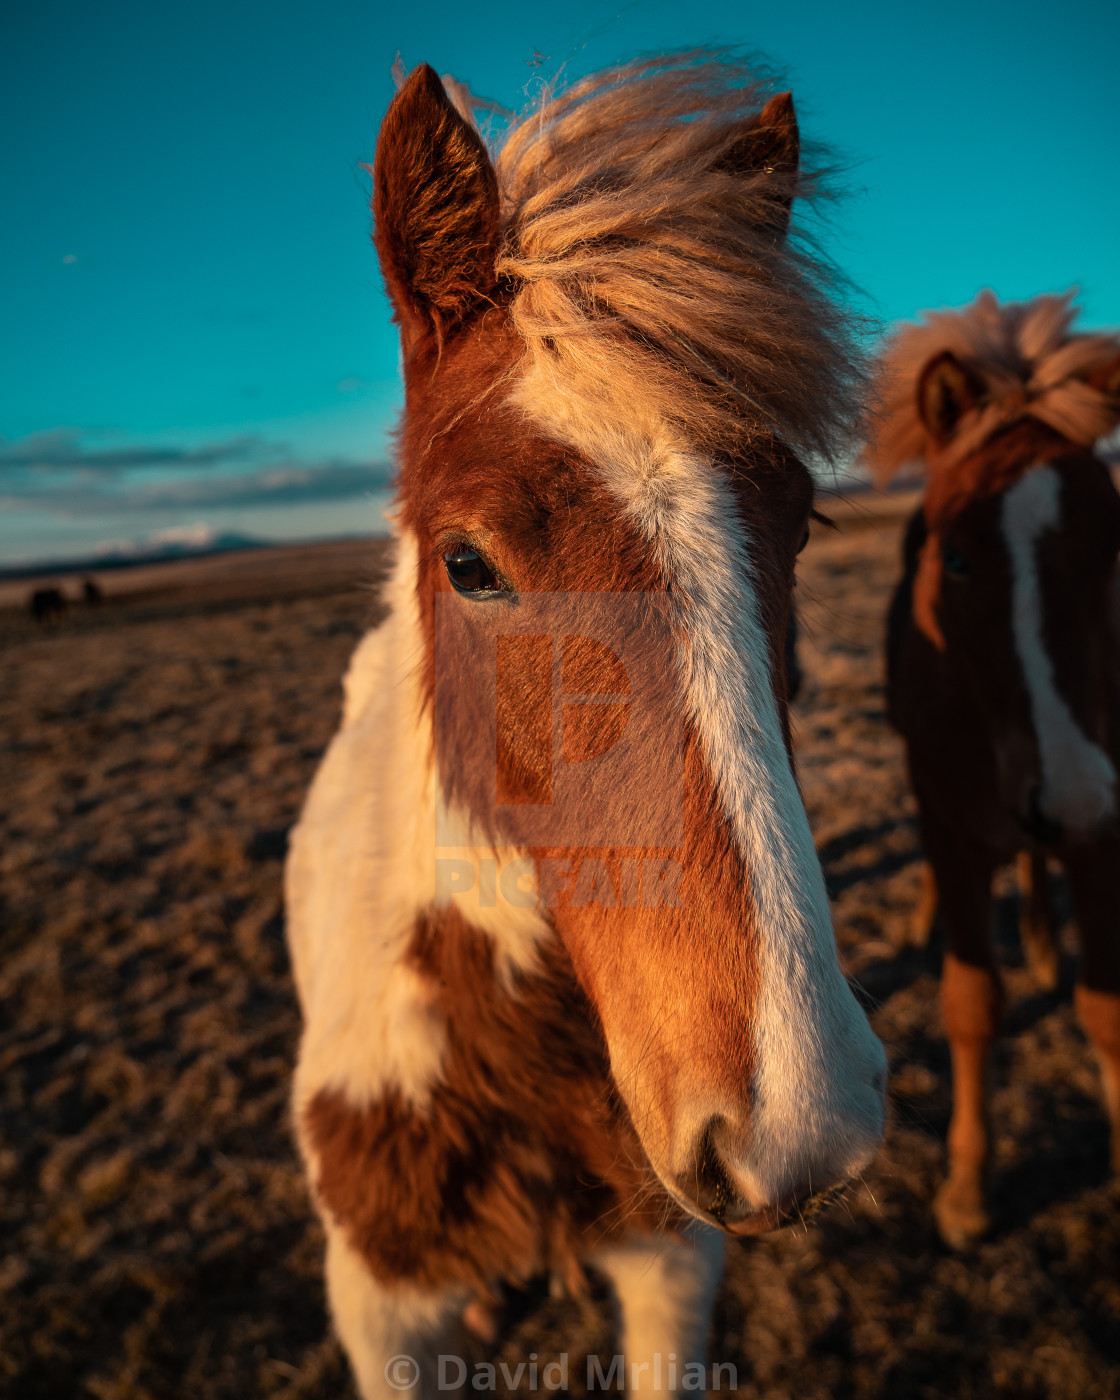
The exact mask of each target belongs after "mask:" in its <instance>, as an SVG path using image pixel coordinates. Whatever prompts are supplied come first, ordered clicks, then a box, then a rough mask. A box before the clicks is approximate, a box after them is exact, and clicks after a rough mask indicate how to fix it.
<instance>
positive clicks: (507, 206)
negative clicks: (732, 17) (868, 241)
mask: <svg viewBox="0 0 1120 1400" xmlns="http://www.w3.org/2000/svg"><path fill="white" fill-rule="evenodd" d="M770 91H772V85H771V84H770V83H769V82H768V81H767V80H766V79H765V78H760V76H759V74H758V73H756V72H754V71H752V70H751V69H750V68H749V67H748V66H746V65H744V64H742V63H738V62H735V61H732V60H730V59H727V58H725V57H717V56H714V55H712V54H709V53H704V52H697V53H692V54H684V55H678V56H675V57H669V58H665V59H660V60H656V61H650V62H644V63H643V62H639V63H633V64H629V65H625V66H623V67H620V68H617V69H613V70H609V71H607V72H605V73H601V74H597V75H595V76H593V77H590V78H587V79H585V80H583V81H582V82H580V83H577V84H575V85H574V86H572V87H571V88H570V89H568V90H567V91H564V92H561V93H559V94H556V95H553V94H546V96H545V97H544V99H543V100H542V101H541V102H540V103H539V105H538V106H537V108H536V109H535V110H533V111H531V112H530V113H529V114H528V116H527V117H526V118H525V120H524V121H523V122H521V123H520V124H519V125H517V126H515V127H514V129H513V130H512V131H510V132H509V134H508V135H507V136H506V138H505V140H504V142H503V143H502V146H501V149H500V151H499V153H498V156H497V161H496V169H497V175H498V183H499V191H500V198H501V208H502V227H503V242H502V246H501V251H500V254H499V259H498V273H499V276H500V278H501V280H502V284H503V287H504V289H505V294H506V295H508V297H509V307H510V316H511V319H512V322H513V325H514V327H515V328H516V330H517V332H518V335H519V337H520V338H521V340H522V342H523V344H524V347H525V355H526V358H527V360H528V361H529V363H530V365H532V366H533V367H535V368H536V369H537V371H538V372H539V373H541V374H543V375H544V376H546V377H548V378H550V379H552V380H554V381H555V382H556V383H557V384H558V385H559V386H561V387H562V389H563V391H564V392H565V393H567V394H569V395H570V396H572V397H573V398H574V399H577V400H579V401H581V402H583V403H585V404H588V405H591V406H592V411H598V412H599V413H600V414H603V413H605V414H606V415H607V416H615V417H620V418H621V419H622V420H623V421H629V420H630V419H631V417H632V415H634V414H635V413H637V414H638V415H639V417H644V418H651V419H652V418H654V417H656V418H657V419H659V420H661V421H665V420H668V421H670V422H672V423H674V424H675V425H676V426H677V427H678V428H679V429H680V430H681V431H682V432H683V434H684V436H685V437H687V438H688V440H689V441H691V442H692V443H694V444H696V445H697V446H699V447H700V448H701V449H702V450H704V451H705V452H707V453H708V454H709V455H724V456H731V457H735V456H739V455H741V453H742V449H743V447H744V446H745V445H748V444H749V443H751V442H753V441H754V440H755V439H756V438H757V437H758V436H760V435H761V436H768V435H771V434H777V435H778V436H780V437H782V438H783V440H785V441H786V442H788V443H790V444H791V445H792V446H793V447H794V448H795V449H802V450H806V451H811V452H813V453H816V454H819V455H821V456H824V457H831V456H832V455H833V454H835V453H836V452H837V451H839V450H841V449H842V448H843V446H844V445H845V443H846V442H847V440H848V438H849V437H850V435H851V432H852V431H853V429H854V427H855V411H856V408H857V403H858V397H859V395H858V389H859V387H860V382H861V374H862V358H861V355H860V352H859V351H858V349H857V347H856V342H855V338H854V336H853V334H852V318H851V317H850V316H849V314H848V313H847V312H846V311H845V310H843V309H842V308H841V306H840V304H839V302H838V299H836V298H835V297H834V294H833V293H834V289H835V286H836V284H837V282H838V281H839V274H838V273H837V272H836V270H835V269H834V268H833V267H832V266H831V265H830V264H829V263H828V262H827V261H826V260H825V259H824V258H823V257H822V256H821V255H820V254H819V253H817V252H814V250H813V249H812V247H811V246H810V244H809V242H808V241H807V240H806V239H804V238H802V237H801V236H799V235H798V233H797V232H796V229H795V231H794V233H793V234H792V235H791V236H788V237H785V236H782V234H781V233H780V232H778V231H777V230H776V229H775V224H774V212H773V211H774V198H775V193H776V188H775V182H776V181H777V184H778V193H780V194H782V195H783V196H784V197H785V198H786V199H787V200H789V199H792V198H793V196H794V195H797V196H798V197H799V198H801V199H803V200H804V199H811V198H813V197H814V196H815V195H816V194H817V193H819V192H820V190H821V187H822V179H821V176H820V175H819V174H818V172H817V171H815V170H814V169H812V168H811V167H807V166H806V164H805V163H804V161H802V164H801V166H800V168H799V169H798V170H797V171H790V172H788V174H782V173H781V172H778V173H777V174H776V173H775V170H774V168H773V166H772V165H771V164H769V163H763V164H762V165H760V166H758V167H757V168H755V169H750V168H746V169H745V168H744V165H743V161H742V159H741V157H740V156H739V155H738V154H737V152H738V151H739V148H740V147H741V145H742V142H743V139H744V130H745V128H746V127H747V125H748V124H749V123H750V121H751V120H752V118H755V117H757V115H758V113H759V111H760V109H761V108H762V106H763V104H764V103H765V101H766V98H767V97H768V96H769V94H770Z"/></svg>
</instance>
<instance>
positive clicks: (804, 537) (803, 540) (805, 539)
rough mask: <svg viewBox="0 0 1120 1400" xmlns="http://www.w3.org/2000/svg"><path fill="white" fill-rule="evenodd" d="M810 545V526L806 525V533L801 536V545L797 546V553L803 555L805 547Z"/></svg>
mask: <svg viewBox="0 0 1120 1400" xmlns="http://www.w3.org/2000/svg"><path fill="white" fill-rule="evenodd" d="M808 543H809V527H808V525H806V526H805V533H804V534H803V535H802V536H801V543H800V544H799V545H798V546H797V552H798V554H800V553H801V551H802V550H803V549H804V548H805V546H806V545H807V544H808Z"/></svg>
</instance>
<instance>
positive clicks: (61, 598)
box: [27, 588, 67, 626]
mask: <svg viewBox="0 0 1120 1400" xmlns="http://www.w3.org/2000/svg"><path fill="white" fill-rule="evenodd" d="M66 610H67V604H66V594H65V593H63V591H62V589H61V588H36V589H35V591H34V592H33V593H32V594H31V597H30V598H29V599H28V600H27V611H28V612H29V613H30V614H31V618H32V620H33V621H34V622H39V623H42V624H43V625H44V626H46V625H48V624H50V623H54V622H61V621H62V619H63V618H64V617H65V616H66Z"/></svg>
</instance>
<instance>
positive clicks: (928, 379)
mask: <svg viewBox="0 0 1120 1400" xmlns="http://www.w3.org/2000/svg"><path fill="white" fill-rule="evenodd" d="M983 398H984V382H983V380H982V379H980V377H979V376H978V375H976V374H975V373H973V371H972V370H970V369H969V368H968V366H967V365H962V364H961V362H960V360H958V359H957V357H956V355H954V354H953V352H952V351H951V350H943V351H942V352H941V354H940V355H935V356H934V357H933V359H932V360H930V362H929V364H927V365H926V367H925V369H923V370H922V373H921V375H920V377H919V379H918V413H919V414H920V415H921V419H922V422H923V423H924V424H925V429H926V432H927V433H929V435H930V437H931V438H932V439H933V441H934V442H935V443H937V444H938V445H939V446H941V447H944V445H945V444H946V443H947V442H948V441H949V439H950V438H951V437H952V436H953V434H954V433H955V432H956V430H957V424H958V423H959V422H960V421H961V419H962V418H963V417H964V415H965V414H966V413H967V412H968V411H969V409H971V408H975V407H976V406H977V404H979V403H980V402H981V401H982V400H983Z"/></svg>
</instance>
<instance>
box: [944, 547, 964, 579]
mask: <svg viewBox="0 0 1120 1400" xmlns="http://www.w3.org/2000/svg"><path fill="white" fill-rule="evenodd" d="M941 562H942V564H943V565H944V566H945V570H946V572H947V573H950V574H954V575H955V576H956V577H957V578H964V577H965V575H966V574H967V573H968V560H967V559H966V558H965V557H964V555H963V554H962V553H961V552H960V550H959V549H954V548H953V546H952V545H949V544H947V545H946V546H945V548H944V549H943V550H942V551H941Z"/></svg>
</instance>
